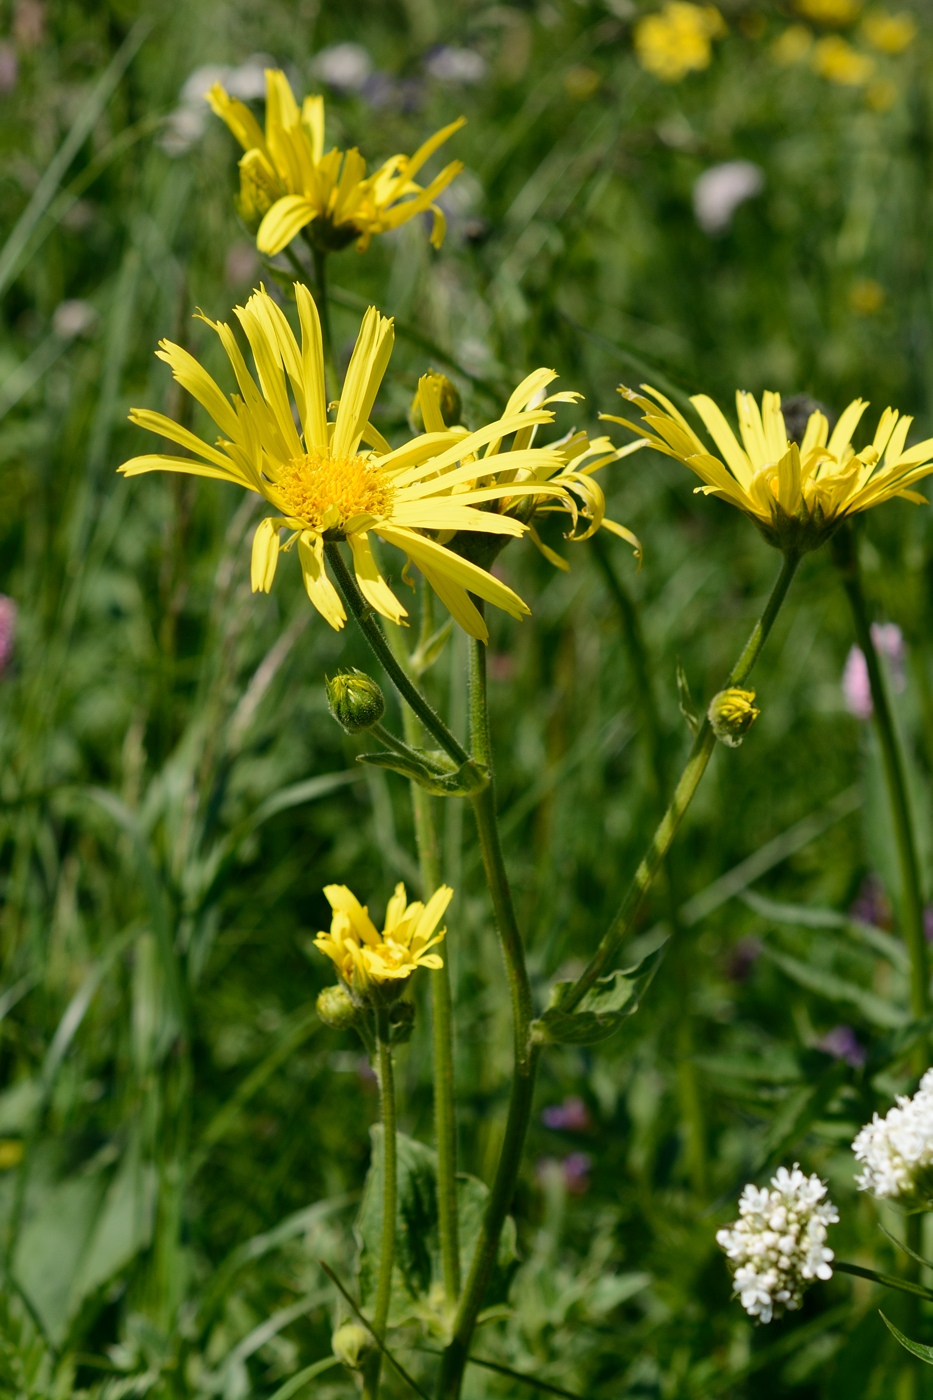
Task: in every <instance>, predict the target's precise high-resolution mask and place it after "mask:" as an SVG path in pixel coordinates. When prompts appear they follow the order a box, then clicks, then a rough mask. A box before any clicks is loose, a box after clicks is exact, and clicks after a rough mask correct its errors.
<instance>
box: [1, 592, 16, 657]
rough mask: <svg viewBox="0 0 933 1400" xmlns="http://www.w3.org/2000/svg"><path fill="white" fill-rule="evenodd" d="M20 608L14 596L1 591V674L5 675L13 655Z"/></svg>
mask: <svg viewBox="0 0 933 1400" xmlns="http://www.w3.org/2000/svg"><path fill="white" fill-rule="evenodd" d="M17 612H18V609H17V606H16V604H15V603H14V602H13V599H12V598H8V597H7V596H6V594H5V593H0V676H2V675H3V673H4V671H5V670H6V668H7V666H9V664H10V659H11V658H12V656H13V647H14V644H15V642H16V615H17Z"/></svg>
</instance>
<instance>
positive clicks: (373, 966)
mask: <svg viewBox="0 0 933 1400" xmlns="http://www.w3.org/2000/svg"><path fill="white" fill-rule="evenodd" d="M324 893H325V895H326V896H327V901H328V903H329V904H330V907H331V909H332V910H333V911H334V913H333V918H332V919H331V923H330V932H329V933H319V934H318V936H317V938H315V940H314V946H315V947H316V948H318V949H320V951H321V952H322V953H324V954H325V956H326V957H328V958H330V959H331V961H332V962H333V964H334V966H335V967H336V969H337V971H338V972H339V974H340V976H341V977H342V978H343V979H344V981H345V982H346V983H347V985H348V986H349V987H350V988H351V990H352V991H353V993H354V994H356V995H357V996H359V997H361V998H362V999H364V1000H365V999H366V995H367V992H368V991H369V990H370V989H371V987H372V986H373V984H375V986H376V988H378V987H380V986H381V985H383V984H385V983H394V982H401V981H403V980H404V979H405V978H406V977H410V976H411V974H412V973H413V972H414V971H416V969H417V968H419V967H430V968H438V967H443V965H444V964H443V961H442V959H441V958H440V957H439V956H438V954H437V953H432V952H430V949H431V948H435V947H436V946H437V944H438V943H440V942H441V940H442V939H443V937H444V935H445V933H446V932H447V930H446V929H444V928H442V929H441V930H440V932H437V926H438V924H439V923H440V921H441V919H442V918H443V916H444V911H445V909H446V908H447V906H448V904H449V903H450V901H451V898H452V897H453V890H452V889H451V888H450V886H449V885H441V887H440V889H438V890H435V892H434V894H432V896H431V898H430V899H429V900H428V902H427V904H422V903H421V901H420V900H415V901H414V903H412V904H409V903H408V899H407V896H406V894H405V886H404V885H403V884H398V885H396V886H395V893H394V894H393V896H392V898H391V899H390V900H389V904H388V907H387V909H386V917H385V927H384V929H383V931H382V932H381V933H380V932H379V931H378V929H377V928H376V926H375V924H374V923H373V921H372V919H371V918H370V917H369V910H368V909H367V908H366V906H365V905H364V904H360V902H359V900H358V899H357V897H356V895H355V894H353V893H351V891H350V890H348V889H347V887H346V885H327V886H325V888H324ZM398 990H400V989H398Z"/></svg>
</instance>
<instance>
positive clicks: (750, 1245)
mask: <svg viewBox="0 0 933 1400" xmlns="http://www.w3.org/2000/svg"><path fill="white" fill-rule="evenodd" d="M771 1186H772V1188H773V1189H772V1190H770V1191H769V1190H768V1188H767V1187H766V1186H764V1187H762V1188H761V1189H760V1190H759V1188H758V1187H757V1186H752V1185H751V1184H749V1185H748V1186H746V1188H745V1190H744V1191H743V1192H742V1195H741V1197H740V1198H739V1215H740V1217H741V1218H740V1219H739V1220H737V1221H735V1223H734V1224H733V1225H732V1226H730V1227H728V1228H727V1229H724V1230H719V1231H717V1234H716V1241H717V1243H718V1244H719V1245H721V1246H722V1248H723V1249H724V1250H725V1251H726V1254H727V1255H728V1256H729V1261H730V1265H731V1268H732V1271H733V1281H734V1283H735V1291H736V1294H737V1295H738V1297H739V1299H740V1301H741V1304H742V1307H743V1308H744V1309H745V1311H746V1312H747V1313H750V1314H751V1316H752V1317H757V1318H758V1319H759V1320H760V1321H761V1322H770V1321H771V1319H772V1318H773V1317H781V1316H782V1315H783V1313H784V1312H785V1310H786V1311H788V1312H794V1311H795V1310H796V1309H797V1308H799V1307H800V1303H801V1299H802V1298H803V1294H804V1290H805V1289H806V1288H807V1287H808V1285H809V1284H811V1283H813V1281H814V1280H815V1279H828V1278H832V1274H833V1271H832V1269H831V1268H830V1261H831V1259H832V1257H833V1251H832V1250H831V1249H827V1248H826V1227H827V1226H828V1225H832V1224H834V1223H835V1222H836V1221H837V1220H838V1219H839V1212H838V1211H837V1210H836V1207H835V1206H834V1205H833V1203H832V1201H829V1200H825V1199H824V1197H825V1196H826V1187H825V1186H824V1184H823V1182H822V1181H820V1179H819V1177H818V1176H805V1175H804V1173H803V1172H802V1171H801V1170H800V1167H799V1166H798V1165H797V1164H796V1162H795V1163H794V1169H793V1171H788V1170H787V1168H786V1167H779V1168H778V1170H777V1172H776V1173H775V1175H774V1176H773V1177H772V1178H771Z"/></svg>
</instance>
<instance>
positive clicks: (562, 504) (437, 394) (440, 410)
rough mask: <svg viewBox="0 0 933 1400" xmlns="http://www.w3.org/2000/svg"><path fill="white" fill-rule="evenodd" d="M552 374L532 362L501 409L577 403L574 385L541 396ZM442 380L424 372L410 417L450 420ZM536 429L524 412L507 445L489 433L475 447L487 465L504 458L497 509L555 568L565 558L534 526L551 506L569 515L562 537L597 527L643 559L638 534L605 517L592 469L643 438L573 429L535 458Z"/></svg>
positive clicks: (429, 424)
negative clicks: (623, 440)
mask: <svg viewBox="0 0 933 1400" xmlns="http://www.w3.org/2000/svg"><path fill="white" fill-rule="evenodd" d="M556 378H557V375H556V374H555V373H554V371H553V370H550V369H537V370H534V371H533V373H531V374H529V375H526V377H525V378H524V379H523V380H522V382H521V383H520V384H519V386H518V388H517V389H516V390H515V391H514V393H513V394H512V396H511V398H510V399H509V401H508V403H507V404H506V406H505V412H504V415H503V416H504V417H505V418H506V419H511V418H512V416H513V415H514V414H516V413H527V412H530V411H533V410H534V409H535V408H538V407H540V408H547V407H548V405H550V404H557V403H577V402H579V400H580V398H581V397H582V396H581V395H580V394H577V393H575V392H573V391H572V390H571V391H562V392H560V393H557V394H550V395H547V397H545V393H546V390H547V388H548V385H550V384H551V383H553V381H554V380H555V379H556ZM444 383H445V381H444V378H443V376H442V375H425V376H424V377H423V378H422V379H421V382H420V384H419V386H418V394H417V396H416V399H415V404H414V405H413V409H417V413H416V415H415V416H417V417H418V418H420V419H421V421H423V423H424V425H425V428H426V429H427V431H428V432H431V431H435V432H439V431H441V430H442V429H443V426H444V423H445V421H449V419H448V417H447V414H446V413H445V412H444V398H443V392H444ZM537 429H538V424H536V423H533V422H532V421H531V420H530V419H529V420H528V426H527V427H526V428H524V429H522V430H521V431H519V432H517V433H515V435H514V437H513V439H512V443H511V447H510V449H509V451H507V452H505V453H502V447H503V443H502V441H501V439H493V441H492V442H490V443H489V445H488V446H487V447H486V448H485V449H484V450H483V453H481V454H480V456H479V459H478V465H480V464H481V465H482V466H483V467H485V466H486V464H487V461H488V459H489V457H490V456H492V457H496V456H498V457H499V461H500V464H501V465H500V468H499V470H498V471H497V472H496V474H495V478H494V480H495V484H496V486H497V488H498V489H499V490H500V492H501V495H500V497H499V499H498V501H497V502H496V505H495V509H496V510H497V511H498V512H500V513H501V514H503V515H506V516H508V517H514V518H516V519H518V520H520V521H521V522H522V523H523V524H524V525H525V526H526V527H527V530H528V533H529V535H530V537H531V539H532V540H533V541H534V543H535V545H536V546H537V548H538V549H539V550H540V551H541V553H542V554H543V555H544V556H545V558H546V559H549V560H550V562H551V563H552V564H555V565H556V566H557V567H558V568H559V569H568V568H569V565H568V564H567V562H566V560H565V559H563V558H562V557H561V556H560V555H559V554H558V553H556V551H555V550H553V549H551V548H549V546H548V545H546V544H545V543H544V542H543V541H542V539H541V537H540V536H539V534H538V532H537V530H536V529H535V525H534V521H535V520H536V519H538V518H539V517H543V516H547V515H551V514H553V513H555V512H560V513H562V514H564V515H569V516H570V517H571V522H572V523H571V528H570V530H569V531H568V533H567V535H566V536H565V538H566V539H571V540H586V539H589V538H590V536H591V535H594V534H595V533H596V531H597V530H598V529H600V528H601V527H602V528H603V529H606V530H609V531H611V533H613V534H615V535H618V536H619V537H620V538H621V539H624V540H625V541H626V542H627V543H628V544H630V545H631V546H632V548H633V549H634V551H635V554H636V557H637V558H638V559H639V561H640V559H641V545H640V544H639V542H638V539H637V538H636V536H635V535H633V534H632V532H631V530H628V529H626V527H625V526H624V525H620V524H618V523H617V521H615V520H610V519H608V517H607V516H606V497H605V495H604V493H603V490H602V487H601V486H600V485H599V483H598V482H597V481H596V480H595V479H594V473H595V472H597V471H599V470H600V468H602V467H605V466H608V465H609V464H610V463H611V462H617V461H619V460H620V459H621V458H622V457H628V456H629V455H630V454H631V453H632V452H637V451H638V450H639V448H641V447H644V446H645V441H644V440H640V441H638V442H633V443H629V444H628V446H626V447H623V448H617V447H614V446H613V444H612V442H611V441H610V439H609V438H607V437H599V438H594V439H592V440H591V439H590V438H589V437H588V436H587V434H586V433H585V432H571V433H568V434H567V435H566V436H565V437H563V438H560V439H559V440H558V441H557V442H552V443H549V444H548V446H547V447H546V448H545V449H543V450H544V452H546V453H548V454H550V461H549V460H548V458H547V457H546V456H542V457H541V458H540V459H538V460H537V461H535V460H531V459H528V457H527V453H528V452H529V451H530V450H533V449H532V444H533V443H534V440H535V436H536V434H537ZM500 454H501V455H500ZM468 486H469V483H468V484H467V487H468ZM502 543H505V541H502Z"/></svg>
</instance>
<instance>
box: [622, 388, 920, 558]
mask: <svg viewBox="0 0 933 1400" xmlns="http://www.w3.org/2000/svg"><path fill="white" fill-rule="evenodd" d="M642 388H643V389H644V390H645V392H646V393H647V394H650V395H651V399H647V398H644V397H643V396H642V395H640V394H637V393H635V392H634V391H633V390H631V389H626V388H625V387H622V388H620V389H619V393H620V394H621V395H622V397H623V398H625V399H628V400H629V401H630V402H631V403H634V404H637V405H638V407H639V408H640V409H641V411H642V417H643V419H644V422H645V424H646V425H647V427H648V428H649V430H650V431H649V432H647V433H645V437H646V438H647V439H648V442H649V443H650V445H651V446H652V447H654V448H655V449H656V450H657V451H658V452H663V453H665V454H666V455H667V456H668V457H674V458H675V459H676V460H677V461H678V462H683V464H684V466H685V467H689V468H690V470H691V471H694V472H696V474H697V476H698V477H699V478H700V480H701V481H702V482H703V485H702V486H698V487H697V488H696V489H697V490H698V491H702V492H703V494H704V495H713V496H720V497H722V499H723V500H725V501H728V502H729V503H730V504H731V505H734V506H737V507H738V508H739V510H741V511H744V512H745V514H746V515H748V516H750V517H751V519H752V520H753V521H754V522H755V524H756V525H757V526H758V528H759V529H760V530H761V532H762V534H763V535H764V537H765V539H766V540H768V542H769V543H770V544H773V545H776V546H777V547H778V548H779V549H785V550H793V551H794V552H796V553H805V552H806V551H807V550H810V549H816V548H817V547H818V546H819V545H821V544H822V543H823V542H824V540H826V539H828V538H829V536H830V535H831V534H832V532H833V530H834V529H835V528H836V526H837V525H838V524H840V522H841V521H842V520H844V519H845V518H846V517H847V516H849V515H855V514H856V513H857V512H859V511H863V510H870V509H871V507H872V506H877V505H881V503H882V502H883V501H888V500H890V499H891V498H892V497H893V496H900V497H902V498H903V499H904V500H908V501H914V502H915V503H916V504H918V505H926V503H927V501H926V497H925V496H922V495H921V494H920V493H919V492H917V491H912V490H910V489H909V488H910V487H911V486H912V485H913V483H914V482H915V481H919V480H920V478H921V477H924V476H928V475H929V473H930V472H933V438H929V439H927V440H926V441H925V442H919V443H917V444H916V445H915V446H914V447H910V448H906V449H905V443H906V441H907V433H908V430H909V429H910V425H911V423H912V422H913V419H912V418H908V417H902V416H901V415H900V414H898V413H897V411H896V410H895V409H893V408H886V409H885V411H884V413H882V415H881V420H880V422H879V424H878V428H877V431H876V432H875V436H874V439H873V440H872V442H871V443H869V444H868V445H867V446H865V447H863V448H861V449H860V450H859V451H858V452H856V451H855V449H854V448H853V446H852V435H853V433H854V432H855V429H856V427H857V426H858V423H859V420H860V419H861V417H862V414H863V413H864V412H865V409H866V408H867V407H868V404H867V403H866V402H865V401H864V400H863V399H856V400H855V402H854V403H850V404H849V406H848V408H847V409H845V411H844V412H843V413H842V414H841V415H840V417H839V421H838V422H837V423H836V426H835V428H834V429H833V431H832V434H830V432H829V423H828V421H827V419H826V416H825V415H824V414H823V413H820V412H819V411H817V412H815V413H811V414H810V417H809V419H808V421H807V426H806V430H805V432H804V434H803V440H802V442H801V443H800V445H799V446H798V445H797V443H796V442H791V441H790V440H789V438H788V435H787V428H786V426H785V423H784V415H783V414H782V412H781V396H780V394H772V393H765V394H764V395H763V397H762V403H761V408H759V406H758V404H757V403H756V402H755V399H754V398H753V397H752V395H751V394H746V393H742V392H739V393H738V394H736V408H737V414H738V421H739V430H740V432H741V436H742V445H740V444H739V442H738V439H737V438H736V436H735V434H734V432H733V431H732V429H731V427H730V426H729V424H728V423H727V422H726V418H725V415H724V414H723V413H722V410H721V409H720V408H718V407H717V405H716V404H715V403H714V402H713V400H712V399H710V398H707V396H706V395H705V394H698V395H697V396H696V397H694V398H692V399H691V400H690V402H691V403H692V404H693V406H694V408H695V409H696V411H697V413H698V414H699V416H700V418H701V419H702V420H703V423H704V424H705V426H706V429H707V431H708V432H709V434H710V437H712V439H713V441H714V442H715V444H716V446H717V448H718V449H719V452H720V453H721V454H722V455H721V457H717V456H714V455H713V454H712V453H711V452H710V451H709V449H708V448H707V447H706V445H705V444H704V443H703V441H702V440H701V439H700V438H699V437H698V436H697V434H696V433H695V432H694V431H693V429H692V428H691V427H690V425H689V424H688V423H687V421H686V419H685V418H684V417H683V416H682V414H680V413H679V412H678V411H677V409H676V408H675V407H674V405H673V404H672V403H670V401H669V400H668V399H666V398H665V397H664V396H663V394H659V393H658V391H657V390H656V389H652V388H650V387H649V386H648V385H647V384H645V385H642ZM652 399H654V400H656V401H657V402H652ZM603 416H604V417H610V418H611V421H612V422H614V423H622V424H624V425H625V426H626V427H628V428H630V429H631V430H632V431H634V432H638V433H641V432H643V431H644V429H643V428H641V427H637V426H636V425H635V424H632V423H629V422H628V420H627V419H624V418H614V417H611V415H609V414H606V415H603ZM882 453H883V454H884V458H883V460H882Z"/></svg>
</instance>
